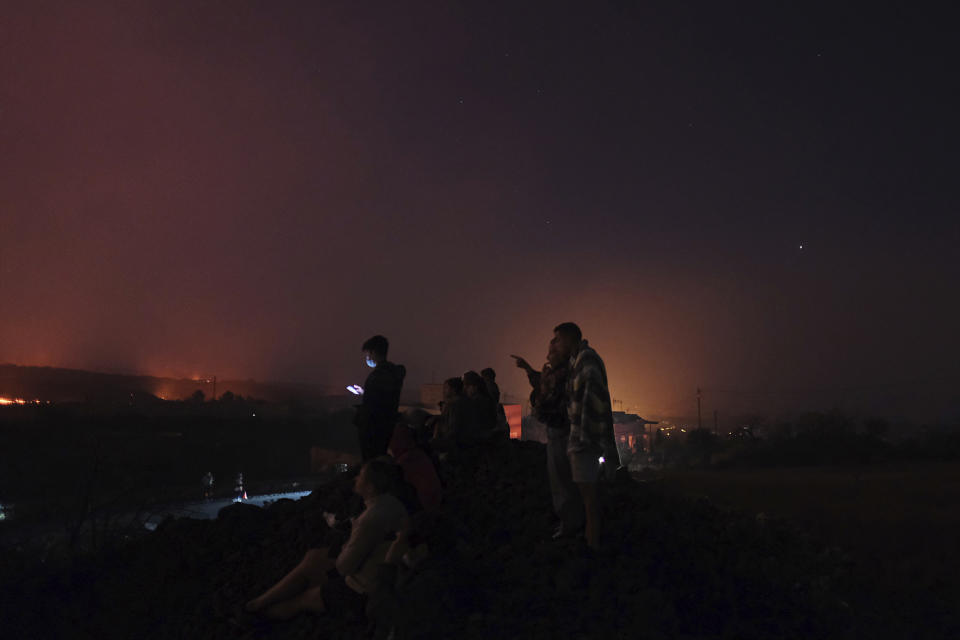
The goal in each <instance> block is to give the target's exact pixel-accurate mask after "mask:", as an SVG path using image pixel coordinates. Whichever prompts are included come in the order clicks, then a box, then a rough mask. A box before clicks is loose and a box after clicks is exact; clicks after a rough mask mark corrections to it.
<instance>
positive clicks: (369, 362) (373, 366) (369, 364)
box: [367, 356, 377, 369]
mask: <svg viewBox="0 0 960 640" xmlns="http://www.w3.org/2000/svg"><path fill="white" fill-rule="evenodd" d="M367 366H368V367H370V368H371V369H373V368H375V367H376V366H377V363H376V362H374V361H373V358H371V357H370V356H367Z"/></svg>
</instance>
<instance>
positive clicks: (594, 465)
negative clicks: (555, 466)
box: [567, 447, 602, 484]
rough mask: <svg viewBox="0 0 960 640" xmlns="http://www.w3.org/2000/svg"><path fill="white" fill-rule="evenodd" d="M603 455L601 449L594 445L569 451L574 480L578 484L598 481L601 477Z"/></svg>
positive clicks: (568, 455)
mask: <svg viewBox="0 0 960 640" xmlns="http://www.w3.org/2000/svg"><path fill="white" fill-rule="evenodd" d="M601 455H602V454H601V452H600V450H599V449H594V448H593V447H584V448H583V449H581V450H579V451H567V457H568V458H570V471H571V473H572V475H573V481H574V482H576V483H577V484H581V483H584V482H597V481H598V480H599V479H600V456H601Z"/></svg>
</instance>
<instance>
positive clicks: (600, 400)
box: [550, 322, 620, 549]
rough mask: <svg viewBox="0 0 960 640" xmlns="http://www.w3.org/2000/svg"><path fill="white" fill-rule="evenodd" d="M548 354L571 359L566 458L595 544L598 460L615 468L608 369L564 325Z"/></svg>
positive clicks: (577, 331)
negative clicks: (602, 457)
mask: <svg viewBox="0 0 960 640" xmlns="http://www.w3.org/2000/svg"><path fill="white" fill-rule="evenodd" d="M550 349H551V351H555V352H556V353H557V355H558V356H559V357H561V358H568V359H569V361H570V377H569V378H568V380H567V401H568V404H567V414H568V416H569V418H570V438H569V439H568V441H567V455H568V457H569V458H570V471H571V474H572V475H573V481H574V482H575V483H577V486H578V487H579V488H580V495H581V497H582V498H583V507H584V512H585V515H586V538H587V545H588V546H589V547H590V548H591V549H597V548H599V544H600V503H599V499H598V496H597V482H598V481H599V480H600V457H601V456H605V457H606V458H607V461H606V463H607V464H608V465H611V468H614V469H615V468H617V467H619V466H620V459H619V456H618V454H617V449H616V447H615V446H614V447H611V446H610V444H611V443H612V442H613V407H612V406H611V403H610V391H609V389H608V387H607V370H606V367H604V364H603V360H601V359H600V356H599V355H598V354H597V352H596V351H594V350H593V348H592V347H590V345H589V344H588V343H587V341H586V340H584V339H583V335H582V334H581V332H580V327H578V326H577V325H575V324H574V323H572V322H564V323H563V324H560V325H557V326H556V327H555V328H554V330H553V340H551V341H550Z"/></svg>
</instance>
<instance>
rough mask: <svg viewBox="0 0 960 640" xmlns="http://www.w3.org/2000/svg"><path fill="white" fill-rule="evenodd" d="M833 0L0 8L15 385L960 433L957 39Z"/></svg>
mask: <svg viewBox="0 0 960 640" xmlns="http://www.w3.org/2000/svg"><path fill="white" fill-rule="evenodd" d="M840 5H841V3H833V2H831V3H824V4H822V5H818V4H816V3H809V2H802V3H800V2H795V3H779V2H757V3H719V2H702V3H685V2H664V3H649V2H643V3H639V2H638V3H631V2H616V3H601V2H584V3H582V4H572V3H570V4H567V3H558V2H523V3H521V2H490V1H478V2H435V3H417V2H384V3H370V2H342V3H340V2H338V3H334V2H268V1H262V2H245V1H240V0H231V1H223V2H202V1H183V2H171V1H170V0H148V1H144V2H135V3H130V2H121V1H119V0H118V1H117V2H112V3H108V2H94V1H91V2H83V3H76V2H50V1H46V0H38V1H35V2H12V1H6V0H0V301H2V302H0V305H2V307H0V308H2V311H0V362H10V363H18V364H38V365H56V366H69V367H82V368H91V369H97V370H109V371H136V372H144V373H151V374H158V375H174V376H193V375H200V374H203V375H209V374H217V375H218V376H220V377H221V378H228V377H240V378H257V379H260V380H279V381H309V382H318V383H329V384H334V385H338V386H339V385H346V384H350V383H355V382H361V381H362V379H363V377H364V376H365V375H366V371H365V367H364V365H363V360H362V357H361V355H360V344H361V343H362V342H363V341H364V340H365V339H366V338H368V337H369V336H370V335H372V334H374V333H383V334H386V335H387V336H388V337H389V338H390V340H391V343H392V348H391V359H392V360H395V361H397V362H402V363H404V364H405V365H406V366H407V368H408V370H409V376H408V382H407V384H408V386H413V385H417V384H419V383H421V382H428V381H430V380H431V379H432V378H435V379H436V380H437V381H439V380H441V379H442V378H444V377H448V376H451V375H459V374H461V373H463V372H464V371H465V370H467V369H471V368H473V369H480V368H482V367H486V366H492V367H494V368H496V369H497V370H498V372H499V380H500V382H501V385H502V386H503V387H504V389H505V390H506V391H507V392H514V393H516V394H520V393H523V394H525V393H526V381H525V377H524V376H523V375H522V374H521V373H520V372H519V370H517V369H516V368H514V367H513V365H512V361H511V360H510V359H509V358H508V354H510V353H518V354H520V355H523V356H524V357H526V358H527V359H528V360H530V361H531V363H533V364H535V365H537V364H539V363H541V362H543V359H544V356H545V354H546V347H547V342H548V340H549V338H550V337H551V333H552V328H553V326H554V325H556V324H558V323H560V322H562V321H568V320H570V321H574V322H577V323H578V324H580V326H581V327H582V328H583V330H584V333H585V335H586V337H587V338H588V339H589V340H590V341H591V343H592V344H593V345H594V346H595V347H596V348H597V349H598V351H599V352H600V354H601V355H602V356H603V357H604V358H605V360H606V363H607V367H608V371H609V375H610V384H611V390H612V393H613V395H614V397H616V398H617V399H620V400H623V401H624V403H625V407H630V408H633V409H635V410H637V411H639V412H640V413H642V414H644V415H690V414H691V413H695V411H696V400H695V389H696V387H697V386H698V385H700V386H702V387H703V388H704V389H706V390H707V391H705V395H704V403H705V404H704V408H705V411H712V410H713V409H719V410H720V411H722V412H725V413H730V412H734V411H742V410H748V409H750V408H752V407H753V406H754V403H755V405H756V406H760V405H761V404H763V403H767V404H768V405H776V406H778V407H792V408H805V407H809V408H816V407H818V406H820V405H822V406H823V407H827V406H830V405H832V404H839V405H843V406H848V407H852V408H866V409H865V410H872V411H880V412H889V413H891V414H896V415H906V416H917V415H924V414H931V413H932V414H936V415H946V414H949V415H957V414H958V413H960V402H954V401H953V400H951V398H954V399H955V398H956V397H957V394H956V393H955V392H951V391H950V390H951V389H953V388H954V387H955V386H956V383H957V382H960V366H958V361H960V338H958V336H957V327H958V326H960V302H958V295H957V289H958V288H957V282H958V277H960V259H958V253H957V250H956V247H957V245H958V243H960V223H958V215H957V214H958V205H957V202H958V198H957V174H958V171H957V170H958V164H960V163H958V160H957V154H958V142H960V135H958V134H960V127H958V124H957V114H958V113H960V104H958V103H960V99H958V96H960V87H958V80H957V78H958V73H957V61H958V56H957V39H956V28H955V22H954V20H953V17H952V16H951V15H950V14H948V13H946V10H944V12H943V13H937V12H936V11H933V10H931V9H928V8H921V7H919V6H918V5H915V4H909V3H906V4H903V3H901V4H899V5H898V6H896V7H891V8H883V7H882V6H878V5H877V4H873V5H864V7H867V8H865V9H863V10H861V9H854V8H843V7H842V6H840ZM942 6H946V3H944V5H942ZM944 385H946V386H944ZM746 391H749V392H751V393H743V392H746ZM732 392H736V393H732ZM754 392H762V393H754ZM951 393H952V395H950V394H951ZM951 402H953V404H951ZM950 412H952V413H950Z"/></svg>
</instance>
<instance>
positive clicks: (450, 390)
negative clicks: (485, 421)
mask: <svg viewBox="0 0 960 640" xmlns="http://www.w3.org/2000/svg"><path fill="white" fill-rule="evenodd" d="M441 404H442V405H443V406H441V407H440V415H439V416H438V417H437V419H436V420H435V421H434V430H433V439H434V441H435V443H436V444H437V445H438V448H439V449H445V448H446V449H449V448H451V447H454V446H455V445H456V443H457V441H458V440H459V439H461V438H462V437H463V434H465V433H466V431H467V430H468V429H469V427H470V424H469V412H468V411H467V404H466V399H465V398H464V395H463V380H461V379H460V378H448V379H447V380H445V381H444V382H443V402H442V403H441Z"/></svg>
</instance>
